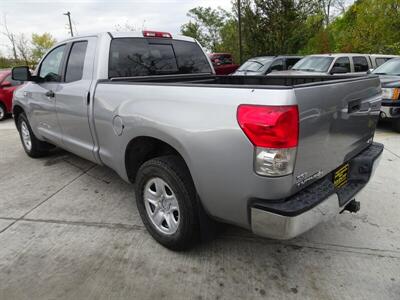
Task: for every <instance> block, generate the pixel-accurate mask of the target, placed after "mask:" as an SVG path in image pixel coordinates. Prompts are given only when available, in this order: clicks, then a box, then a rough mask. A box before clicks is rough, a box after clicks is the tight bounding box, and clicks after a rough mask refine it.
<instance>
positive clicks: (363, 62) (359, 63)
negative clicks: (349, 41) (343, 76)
mask: <svg viewBox="0 0 400 300" xmlns="http://www.w3.org/2000/svg"><path fill="white" fill-rule="evenodd" d="M353 64H354V72H367V71H368V69H369V66H368V61H367V59H366V58H365V57H364V56H355V57H353Z"/></svg>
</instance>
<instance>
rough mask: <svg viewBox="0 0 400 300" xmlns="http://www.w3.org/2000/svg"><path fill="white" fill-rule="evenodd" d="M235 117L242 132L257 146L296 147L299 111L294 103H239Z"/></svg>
mask: <svg viewBox="0 0 400 300" xmlns="http://www.w3.org/2000/svg"><path fill="white" fill-rule="evenodd" d="M237 119H238V122H239V125H240V127H241V128H242V130H243V131H244V133H245V134H246V135H247V137H248V138H249V140H250V141H251V142H252V143H253V144H254V145H255V146H257V147H265V148H293V147H297V143H298V139H299V111H298V108H297V106H295V105H293V106H263V105H240V106H239V107H238V111H237Z"/></svg>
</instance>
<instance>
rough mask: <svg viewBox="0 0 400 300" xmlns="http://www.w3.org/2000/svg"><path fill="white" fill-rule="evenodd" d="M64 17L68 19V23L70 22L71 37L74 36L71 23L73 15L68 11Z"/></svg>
mask: <svg viewBox="0 0 400 300" xmlns="http://www.w3.org/2000/svg"><path fill="white" fill-rule="evenodd" d="M63 15H64V16H67V17H68V22H69V32H70V33H71V36H74V33H73V32H72V23H71V13H70V12H69V11H67V12H66V13H65V14H63Z"/></svg>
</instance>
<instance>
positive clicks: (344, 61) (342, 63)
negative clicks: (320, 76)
mask: <svg viewBox="0 0 400 300" xmlns="http://www.w3.org/2000/svg"><path fill="white" fill-rule="evenodd" d="M335 67H339V68H344V69H346V70H347V73H350V72H351V70H350V59H349V58H348V57H339V58H338V59H337V60H336V62H335V64H334V65H333V68H335Z"/></svg>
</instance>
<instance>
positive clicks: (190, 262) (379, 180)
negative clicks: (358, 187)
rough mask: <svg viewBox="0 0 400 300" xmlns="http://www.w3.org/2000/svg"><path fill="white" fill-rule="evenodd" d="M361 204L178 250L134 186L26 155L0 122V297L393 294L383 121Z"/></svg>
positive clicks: (398, 278)
mask: <svg viewBox="0 0 400 300" xmlns="http://www.w3.org/2000/svg"><path fill="white" fill-rule="evenodd" d="M376 141H378V142H382V143H384V144H385V147H386V149H385V151H384V154H383V157H382V160H381V165H380V167H379V168H378V170H377V173H376V175H375V177H374V179H373V181H372V182H371V183H370V184H369V185H368V186H367V188H366V189H365V190H364V191H363V192H362V195H361V196H360V197H359V199H358V200H361V201H362V209H361V211H360V212H359V213H358V214H356V215H351V214H349V213H345V214H342V215H340V216H338V217H336V218H335V219H334V220H332V221H331V222H329V223H326V224H322V225H320V226H318V227H316V228H315V229H313V230H312V231H310V232H308V233H307V234H305V235H303V236H301V237H299V238H297V239H295V240H291V241H286V242H279V241H274V240H267V239H262V238H259V237H256V236H254V235H252V234H251V233H249V232H246V231H244V230H242V229H238V228H236V227H232V226H221V228H220V230H219V231H220V232H219V233H218V234H217V237H216V238H215V239H214V240H213V241H211V242H208V243H205V244H202V245H199V246H198V247H196V248H195V249H193V250H192V251H189V252H184V253H174V252H171V251H169V250H166V249H165V248H163V247H162V246H160V245H159V244H158V243H156V242H155V241H153V240H152V238H151V237H150V236H149V234H148V233H147V232H146V231H145V229H144V227H143V225H142V223H141V220H140V218H139V215H138V213H137V210H136V206H135V203H134V196H133V187H132V186H131V185H128V184H126V183H124V182H123V181H122V180H121V179H120V178H119V177H118V176H117V175H116V174H115V173H114V172H113V171H111V170H110V169H108V168H106V167H100V166H96V165H93V164H92V163H90V162H88V161H85V160H82V159H80V158H78V157H76V156H74V155H71V154H68V153H67V152H64V151H57V152H56V153H54V154H53V155H52V156H50V157H47V158H43V159H39V160H33V159H30V158H28V157H27V156H26V155H25V153H24V152H23V150H22V147H21V145H20V141H19V137H18V134H17V131H16V129H15V126H14V123H13V120H11V119H10V120H7V121H5V122H1V123H0V186H1V191H0V299H28V298H29V299H54V298H58V299H103V298H104V299H105V298H107V299H118V298H137V299H154V298H175V299H225V298H226V299H231V298H241V299H257V298H264V297H265V298H268V297H270V298H275V299H276V298H284V299H296V298H299V297H300V298H302V299H378V298H379V299H398V298H399V295H400V218H399V215H400V174H399V170H400V135H399V134H397V133H395V132H393V131H391V129H390V127H389V126H386V125H382V126H380V128H379V129H378V132H377V134H376Z"/></svg>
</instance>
